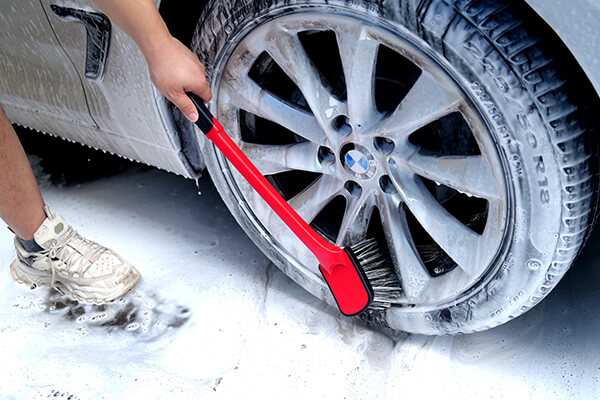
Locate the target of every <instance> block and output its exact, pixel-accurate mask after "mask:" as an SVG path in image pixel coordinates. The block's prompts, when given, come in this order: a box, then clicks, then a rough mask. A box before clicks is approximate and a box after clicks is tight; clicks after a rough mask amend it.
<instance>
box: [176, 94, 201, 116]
mask: <svg viewBox="0 0 600 400" xmlns="http://www.w3.org/2000/svg"><path fill="white" fill-rule="evenodd" d="M171 101H172V102H173V104H175V107H177V108H179V109H180V110H181V112H182V113H183V115H185V117H186V118H187V119H189V120H190V121H192V122H196V121H197V120H198V110H196V106H194V103H192V100H190V98H189V97H188V96H187V95H186V94H185V93H177V94H175V95H173V96H172V99H171Z"/></svg>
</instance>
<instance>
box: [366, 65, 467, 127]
mask: <svg viewBox="0 0 600 400" xmlns="http://www.w3.org/2000/svg"><path fill="white" fill-rule="evenodd" d="M460 101H461V98H460V96H459V95H458V94H457V93H456V91H453V90H450V89H448V88H446V87H445V86H444V85H443V84H441V83H440V81H439V80H437V79H436V78H435V77H434V76H432V75H431V74H430V73H428V72H425V71H422V73H421V75H420V76H419V78H418V79H417V81H416V82H415V84H414V85H413V87H412V88H411V89H410V90H409V92H408V93H407V94H406V97H404V99H403V100H402V101H401V102H400V104H399V105H398V107H397V108H396V110H395V111H394V112H393V113H392V114H391V115H390V116H389V117H387V118H385V119H383V120H382V121H381V122H380V123H379V124H378V125H377V126H375V127H374V129H373V130H372V132H373V133H374V134H378V135H384V134H389V133H394V134H395V136H396V137H397V138H398V137H408V135H410V134H411V133H413V132H414V131H416V130H418V129H419V128H422V127H423V126H425V125H427V124H429V123H431V122H433V121H436V120H438V119H440V118H441V117H443V116H445V115H448V114H450V113H452V112H453V111H456V110H458V106H459V104H460Z"/></svg>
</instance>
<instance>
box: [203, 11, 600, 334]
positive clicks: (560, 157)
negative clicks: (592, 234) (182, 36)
mask: <svg viewBox="0 0 600 400" xmlns="http://www.w3.org/2000/svg"><path fill="white" fill-rule="evenodd" d="M539 43H540V41H539V39H538V38H536V37H535V36H534V35H533V34H532V33H531V32H530V31H529V30H528V26H527V21H524V20H523V19H520V18H519V17H518V16H517V14H516V13H515V12H513V10H511V8H510V7H509V5H508V4H507V3H503V2H500V1H498V2H489V1H450V0H447V1H442V0H433V1H425V2H419V1H398V2H370V1H359V0H355V1H342V0H329V1H320V0H307V1H296V0H285V1H284V0H270V1H266V0H260V1H259V0H254V1H252V0H224V1H219V2H213V3H212V5H211V6H209V8H208V9H207V10H206V11H205V13H204V16H203V17H202V18H201V20H200V22H199V24H198V27H197V30H196V35H195V38H194V42H193V46H192V47H193V49H194V51H196V52H197V54H199V56H200V58H201V59H202V60H203V61H204V62H205V63H206V64H207V66H208V72H209V77H210V79H211V85H212V89H213V94H214V101H213V102H212V111H213V112H214V113H215V114H216V115H217V116H218V118H219V119H220V121H221V122H222V123H223V125H224V126H225V127H226V129H227V131H228V133H229V134H230V136H231V137H232V138H233V139H234V140H235V141H236V142H237V143H238V145H240V147H241V148H242V150H243V151H244V152H245V153H246V154H247V155H248V157H249V158H250V159H251V160H253V162H254V163H255V164H256V165H257V167H258V168H259V169H260V170H261V172H262V173H263V174H264V175H265V176H266V177H267V178H268V179H269V180H270V181H271V183H272V184H273V185H274V186H275V187H276V188H277V190H278V191H279V192H280V193H281V194H282V196H283V197H284V198H285V199H286V200H287V201H288V202H289V203H290V204H291V205H292V206H293V207H294V208H295V209H296V210H297V211H298V212H299V213H300V214H301V215H302V216H303V217H304V218H305V219H306V220H307V221H308V222H310V224H311V225H312V226H313V227H314V228H315V229H316V230H317V231H318V232H319V233H320V234H322V235H323V236H324V237H325V238H327V239H328V240H330V241H331V242H334V243H336V244H338V245H350V244H353V243H356V242H357V241H360V240H362V239H365V238H375V239H376V240H377V241H378V242H379V244H380V245H381V247H382V249H383V250H382V251H383V253H384V256H385V257H386V258H388V259H389V260H390V261H391V262H392V264H393V266H394V268H395V271H396V273H397V275H398V277H399V280H400V284H401V288H400V289H401V290H400V291H399V294H398V295H397V296H396V298H394V300H393V301H392V303H393V304H392V305H391V307H389V308H388V309H385V310H377V311H371V312H369V313H366V314H365V315H364V317H365V318H366V319H368V320H371V321H372V322H374V323H377V324H380V325H383V326H385V327H388V328H391V329H393V330H402V331H408V332H414V333H423V334H442V333H459V332H463V333H464V332H473V331H478V330H483V329H486V328H489V327H492V326H496V325H498V324H501V323H504V322H506V321H508V320H510V319H512V318H514V317H516V316H518V315H520V314H522V313H523V312H525V311H527V310H528V309H530V308H531V307H532V306H534V305H535V304H536V303H538V302H539V301H540V300H541V299H542V298H543V297H544V296H546V295H547V294H548V292H549V291H550V290H551V289H552V288H553V287H554V286H555V285H556V284H557V282H558V281H559V279H560V278H561V277H562V275H563V274H564V273H565V272H566V270H567V269H568V267H569V266H570V265H571V263H572V262H573V259H574V258H575V256H576V255H577V253H578V251H579V249H580V247H581V246H582V244H583V242H584V241H585V238H586V237H587V234H588V232H589V230H590V225H591V221H592V219H593V216H592V211H591V209H592V207H593V202H594V201H595V193H596V190H595V186H596V183H595V179H593V175H592V172H591V162H592V156H591V153H592V152H591V146H590V144H589V143H588V137H587V135H588V134H587V133H586V132H585V130H584V129H582V127H581V126H582V125H581V123H580V121H579V120H578V113H577V107H576V106H575V105H574V104H573V102H572V101H571V100H570V99H569V97H568V95H567V92H566V90H565V85H564V81H563V80H562V79H561V78H560V76H559V75H558V72H557V70H556V68H555V67H554V65H553V62H552V58H551V57H550V55H548V54H547V53H546V51H545V48H544V47H543V46H541V45H540V44H539ZM202 146H203V153H204V155H205V158H206V162H207V167H208V170H209V172H210V174H211V177H212V178H213V180H214V182H215V185H216V187H217V189H218V191H219V192H220V194H221V196H222V197H223V199H224V201H225V203H226V204H227V206H228V207H229V209H230V210H231V212H232V213H233V215H234V216H235V218H236V219H237V221H238V222H239V223H240V225H241V226H242V227H243V228H244V229H245V231H246V232H247V233H248V235H249V236H250V238H251V239H252V240H253V241H254V242H255V243H256V244H257V245H258V246H259V247H260V248H261V249H262V250H263V251H264V252H265V254H267V255H268V256H269V257H270V258H271V259H272V260H273V262H274V263H275V264H276V265H278V266H279V267H280V268H281V269H282V270H283V271H284V272H285V273H286V274H287V275H288V276H290V277H291V278H292V279H294V280H295V281H296V282H298V283H299V284H300V285H302V286H303V287H304V288H305V289H306V290H308V291H309V292H311V293H312V294H314V295H315V296H318V297H320V298H322V299H324V300H326V301H328V302H329V303H330V304H335V303H334V301H333V299H332V297H331V295H330V294H329V292H328V290H327V286H326V284H325V283H324V282H323V280H322V278H321V276H320V274H319V272H318V269H317V265H318V263H317V261H316V259H315V258H314V257H313V256H312V254H310V252H309V251H308V250H307V249H306V248H305V247H304V246H303V245H302V243H301V242H299V240H297V238H295V237H294V235H293V234H292V233H291V231H290V230H289V229H287V227H285V225H283V223H282V222H281V221H280V219H279V218H278V217H277V216H276V215H275V214H274V213H273V212H272V211H271V210H270V209H269V208H268V207H267V205H266V203H264V202H263V200H262V199H261V198H260V197H259V196H258V195H257V194H256V193H255V192H254V191H253V189H252V188H251V187H250V186H249V185H248V184H247V183H246V182H245V181H244V180H243V178H242V177H241V175H239V174H238V173H237V172H236V171H235V170H234V169H233V168H232V167H231V166H230V165H229V164H228V162H227V161H226V160H225V158H224V157H223V156H222V155H221V154H220V153H219V152H218V151H217V150H216V148H215V147H214V146H212V145H211V144H210V143H208V142H207V141H205V142H204V143H203V145H202Z"/></svg>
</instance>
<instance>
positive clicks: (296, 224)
mask: <svg viewBox="0 0 600 400" xmlns="http://www.w3.org/2000/svg"><path fill="white" fill-rule="evenodd" d="M213 125H214V127H213V129H212V130H210V131H209V132H208V133H207V134H206V137H207V138H209V139H210V140H211V141H213V142H214V143H215V145H216V146H217V147H218V148H219V150H221V152H222V153H223V155H225V157H227V160H229V162H230V163H231V164H233V166H234V167H235V168H236V169H237V170H238V171H239V172H240V174H242V176H243V177H244V178H245V179H246V180H247V181H248V183H249V184H250V185H251V186H252V187H253V188H254V190H256V191H257V192H258V194H260V196H261V197H262V198H263V199H264V200H265V201H266V202H267V204H268V205H269V206H270V207H271V208H272V209H273V211H275V213H276V214H277V215H279V217H280V218H281V219H282V220H283V221H284V222H285V224H286V225H287V226H288V227H289V228H290V229H291V230H292V231H293V232H294V234H296V236H298V238H299V239H300V240H301V241H302V243H304V244H305V245H306V247H308V248H309V249H310V250H311V251H312V252H313V254H314V255H315V257H317V259H318V260H319V262H320V263H321V264H322V265H329V264H331V263H332V262H333V261H336V260H337V259H338V257H339V254H340V252H343V249H341V248H340V247H338V246H335V245H333V244H331V243H329V242H328V241H326V240H325V239H323V237H322V236H320V235H319V234H318V233H316V232H315V230H314V229H313V228H311V227H310V225H308V224H307V223H306V221H304V219H303V218H302V217H301V216H300V215H298V213H297V212H296V210H294V209H293V208H292V206H290V205H289V203H288V202H287V201H285V200H284V199H283V197H281V195H280V194H279V192H277V191H276V190H275V188H274V187H273V185H271V183H270V182H269V181H267V179H266V178H265V177H264V176H263V175H262V174H261V173H260V171H259V170H258V169H257V168H256V167H255V166H254V164H252V162H251V161H250V160H249V159H248V157H247V156H246V155H245V154H244V153H243V152H242V150H240V148H239V147H238V146H237V145H236V144H235V142H234V141H233V140H231V138H230V137H229V136H228V135H227V134H226V133H225V131H224V130H223V127H222V126H221V124H220V123H219V121H217V120H216V119H214V120H213Z"/></svg>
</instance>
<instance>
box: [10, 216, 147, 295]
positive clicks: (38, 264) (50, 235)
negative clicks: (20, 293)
mask: <svg viewBox="0 0 600 400" xmlns="http://www.w3.org/2000/svg"><path fill="white" fill-rule="evenodd" d="M44 210H45V211H46V216H47V218H46V219H45V220H44V222H43V223H42V225H41V226H40V227H39V228H38V230H37V231H36V232H35V233H34V235H33V237H34V239H35V241H36V242H37V243H38V245H39V246H40V247H42V249H43V250H41V251H39V252H34V253H29V252H27V251H26V250H25V249H24V248H23V246H22V245H21V243H20V242H19V240H17V238H16V237H15V247H16V251H17V259H16V260H14V261H13V262H12V264H11V265H10V270H11V271H12V275H13V277H14V278H15V279H16V280H17V281H18V282H20V283H25V284H27V285H30V286H32V287H35V286H52V287H54V288H56V289H57V290H58V291H59V292H61V293H67V294H69V295H71V296H73V297H75V298H77V299H78V300H82V301H85V302H90V303H104V302H108V301H112V300H115V299H117V298H118V297H120V296H122V295H124V294H125V293H127V291H129V289H131V288H132V287H133V286H134V285H135V284H136V283H137V281H138V280H139V279H140V273H139V272H138V271H137V270H136V269H135V268H134V267H133V266H131V265H130V264H129V263H127V262H126V261H125V260H123V259H122V258H121V257H120V256H119V255H117V254H116V253H115V252H113V251H112V250H110V249H107V248H106V247H104V246H102V245H100V244H98V243H96V242H93V241H91V240H88V239H85V238H83V237H82V236H81V235H79V234H78V233H77V232H76V231H75V230H74V229H73V228H72V227H71V226H69V225H68V224H67V223H66V222H65V220H64V219H63V218H62V217H61V216H60V215H58V214H54V213H53V212H52V211H51V210H50V207H48V206H46V207H45V208H44Z"/></svg>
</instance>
